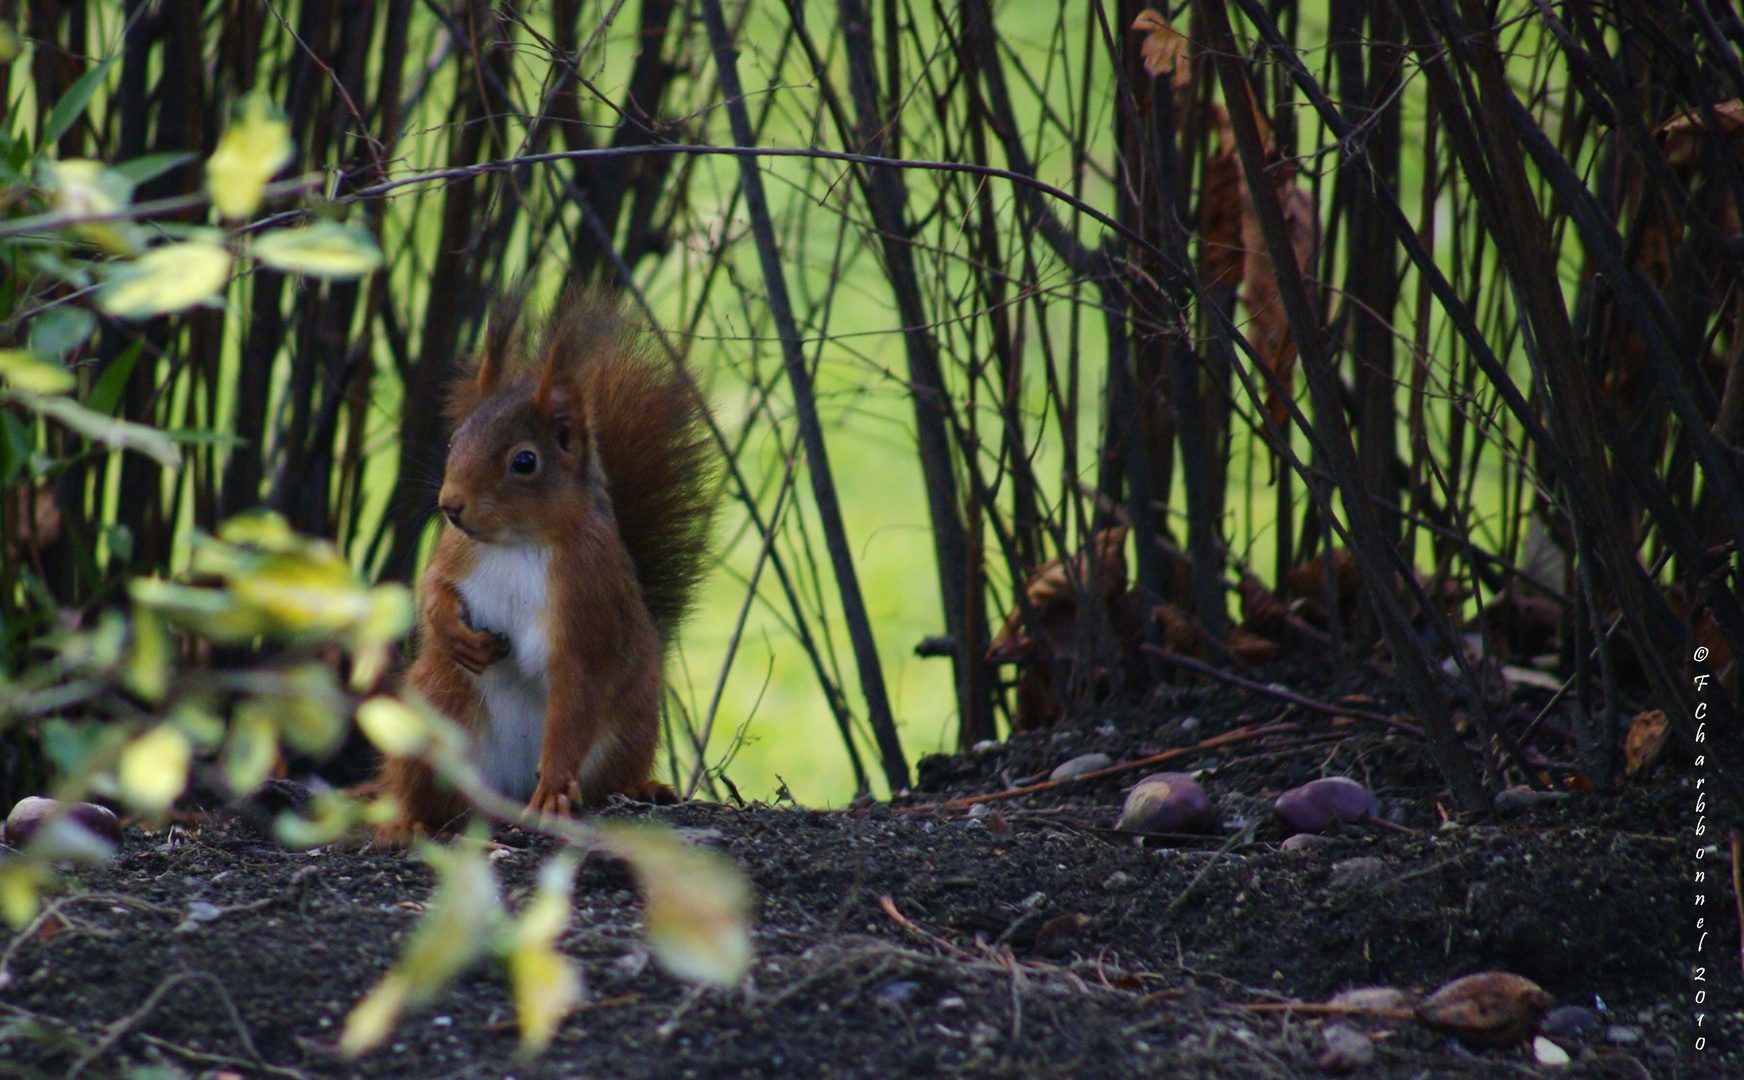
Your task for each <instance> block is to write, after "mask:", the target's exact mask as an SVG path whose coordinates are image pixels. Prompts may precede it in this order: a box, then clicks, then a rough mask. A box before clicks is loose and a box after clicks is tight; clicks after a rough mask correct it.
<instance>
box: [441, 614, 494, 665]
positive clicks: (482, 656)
mask: <svg viewBox="0 0 1744 1080" xmlns="http://www.w3.org/2000/svg"><path fill="white" fill-rule="evenodd" d="M443 637H444V638H445V639H446V642H445V643H446V644H447V646H448V652H449V655H451V656H453V657H454V660H455V662H456V663H458V664H459V665H460V666H461V667H463V668H465V669H466V670H468V671H470V672H472V673H473V674H474V675H482V674H484V669H485V668H488V667H490V666H491V665H492V664H494V663H496V662H497V661H498V660H501V659H502V658H503V657H505V656H507V655H509V639H508V636H507V635H506V634H499V633H497V632H495V631H493V630H474V629H472V628H471V627H469V626H466V625H464V624H460V623H456V625H454V626H451V627H449V628H448V631H447V633H445V634H444V635H443Z"/></svg>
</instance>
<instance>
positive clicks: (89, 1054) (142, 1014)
mask: <svg viewBox="0 0 1744 1080" xmlns="http://www.w3.org/2000/svg"><path fill="white" fill-rule="evenodd" d="M193 977H194V975H193V973H192V972H189V971H178V972H176V973H175V974H174V975H171V976H170V977H169V978H167V979H165V980H164V981H163V982H160V983H158V984H157V987H156V988H155V989H153V990H152V992H151V993H149V994H147V995H146V996H145V1001H144V1002H142V1003H141V1004H140V1006H139V1008H137V1009H135V1010H133V1011H132V1012H130V1013H128V1014H127V1015H126V1016H123V1017H121V1018H120V1019H118V1020H115V1021H114V1022H113V1023H111V1024H110V1025H109V1026H108V1027H107V1028H106V1029H104V1031H103V1037H102V1038H101V1039H98V1040H97V1044H96V1045H95V1046H93V1047H91V1048H90V1049H89V1050H87V1051H85V1052H84V1053H83V1054H81V1055H80V1056H79V1060H77V1061H75V1062H73V1066H72V1068H70V1069H68V1070H67V1080H78V1077H79V1074H80V1073H82V1072H84V1071H85V1067H86V1066H88V1065H90V1064H91V1062H93V1061H95V1060H96V1059H97V1058H99V1057H101V1056H102V1055H103V1054H105V1053H107V1052H108V1050H109V1048H110V1047H112V1046H114V1045H115V1044H116V1043H118V1042H120V1041H121V1040H122V1039H123V1038H126V1036H127V1033H128V1032H130V1031H132V1030H133V1029H134V1028H136V1027H138V1026H139V1025H140V1024H142V1023H144V1022H145V1020H146V1018H147V1017H149V1016H150V1015H151V1014H152V1011H153V1010H155V1009H156V1008H157V1003H158V1002H160V1001H162V1000H163V998H164V995H165V994H167V993H169V992H170V991H171V990H173V989H175V988H176V987H177V986H180V985H181V984H182V983H184V982H187V981H188V980H189V979H191V978H193Z"/></svg>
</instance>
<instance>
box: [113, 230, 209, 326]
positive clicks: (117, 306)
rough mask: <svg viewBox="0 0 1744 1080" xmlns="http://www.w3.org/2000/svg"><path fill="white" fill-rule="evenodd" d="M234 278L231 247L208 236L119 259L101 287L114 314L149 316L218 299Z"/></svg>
mask: <svg viewBox="0 0 1744 1080" xmlns="http://www.w3.org/2000/svg"><path fill="white" fill-rule="evenodd" d="M229 280H230V252H228V251H226V250H225V249H224V248H223V247H222V246H221V245H219V244H214V243H211V242H210V241H206V240H186V241H183V242H181V243H177V244H163V245H160V246H158V247H154V248H152V249H151V250H150V251H148V252H146V253H145V254H144V255H141V256H140V257H139V258H137V259H135V260H133V261H132V262H131V263H122V264H119V265H116V266H115V267H114V269H113V270H112V272H111V277H110V279H109V281H108V282H106V283H105V284H104V285H103V287H102V289H100V290H99V291H98V293H97V303H98V305H99V306H101V307H102V308H103V310H104V311H107V312H108V313H109V314H111V315H119V316H120V317H122V318H124V319H145V318H150V317H151V316H153V315H168V314H171V313H174V312H177V311H186V310H187V309H188V308H191V307H193V306H194V305H196V304H201V303H205V302H208V301H213V300H216V299H217V298H218V295H219V294H220V293H221V292H223V290H224V286H225V284H226V283H228V282H229Z"/></svg>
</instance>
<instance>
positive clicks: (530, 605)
mask: <svg viewBox="0 0 1744 1080" xmlns="http://www.w3.org/2000/svg"><path fill="white" fill-rule="evenodd" d="M550 571H551V550H550V549H549V548H544V547H534V546H530V545H505V544H479V545H478V546H477V561H476V562H475V563H474V564H473V568H472V572H471V573H469V574H467V576H466V577H464V578H462V579H461V580H460V581H459V582H458V583H457V584H458V588H459V590H460V595H461V597H462V598H463V599H464V600H465V601H466V610H467V615H468V617H469V618H470V620H471V622H472V625H473V627H474V628H475V629H478V630H491V631H494V632H496V633H499V634H503V635H505V636H506V637H508V639H509V655H508V656H507V657H505V658H503V659H502V660H501V661H499V662H497V663H495V664H492V665H491V666H490V667H488V668H486V669H485V671H484V673H483V674H482V675H479V676H478V677H477V679H478V688H479V693H480V694H481V695H482V696H483V697H484V704H485V709H486V711H487V712H488V713H489V723H487V724H485V725H483V727H482V729H481V730H480V731H479V732H478V733H477V737H476V738H477V741H476V743H475V745H474V753H475V754H476V762H477V765H478V767H479V770H480V771H481V772H482V773H483V774H484V778H485V780H486V782H488V783H489V784H490V786H491V787H493V788H495V789H496V790H497V791H499V792H501V793H502V794H504V795H506V796H508V797H509V798H512V799H525V798H528V797H529V796H531V795H532V794H533V789H534V787H535V786H536V784H537V782H538V773H539V750H540V745H541V743H542V742H543V739H544V732H545V703H546V698H547V696H548V693H549V685H550V684H549V681H548V680H547V678H546V673H545V665H546V663H547V661H548V660H549V659H550V656H551V638H550V630H549V614H550V613H549V610H548V608H549V604H550V596H551V586H550Z"/></svg>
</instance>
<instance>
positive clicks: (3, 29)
mask: <svg viewBox="0 0 1744 1080" xmlns="http://www.w3.org/2000/svg"><path fill="white" fill-rule="evenodd" d="M23 52H24V39H23V38H21V37H19V36H18V27H16V26H13V25H12V24H11V23H0V64H10V63H12V61H14V60H16V59H18V57H19V54H21V53H23Z"/></svg>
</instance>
